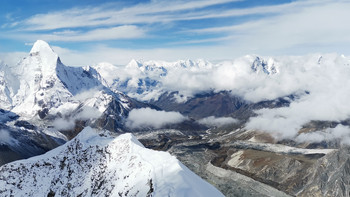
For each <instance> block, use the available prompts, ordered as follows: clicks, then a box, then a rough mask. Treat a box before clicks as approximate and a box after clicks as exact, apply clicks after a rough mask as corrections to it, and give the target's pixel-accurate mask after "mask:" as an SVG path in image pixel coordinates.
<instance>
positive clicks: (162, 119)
mask: <svg viewBox="0 0 350 197" xmlns="http://www.w3.org/2000/svg"><path fill="white" fill-rule="evenodd" d="M186 119H187V117H184V116H183V115H181V114H180V113H179V112H165V111H157V110H154V109H150V108H141V109H133V110H131V111H130V113H129V116H128V118H127V120H126V126H127V127H129V128H131V129H133V128H147V127H152V128H155V129H157V128H161V127H162V126H164V125H167V124H177V123H181V122H183V121H185V120H186Z"/></svg>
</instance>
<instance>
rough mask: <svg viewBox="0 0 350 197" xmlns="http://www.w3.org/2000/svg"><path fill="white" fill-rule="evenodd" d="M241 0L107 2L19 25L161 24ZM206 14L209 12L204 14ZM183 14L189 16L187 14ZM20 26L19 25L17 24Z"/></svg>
mask: <svg viewBox="0 0 350 197" xmlns="http://www.w3.org/2000/svg"><path fill="white" fill-rule="evenodd" d="M235 1H240V0H218V1H209V0H201V1H171V2H168V1H151V2H149V3H141V4H136V5H134V6H131V7H124V8H123V7H122V8H121V7H118V5H113V4H106V5H101V6H99V7H93V8H92V7H84V8H72V9H68V10H63V11H62V10H61V11H57V12H51V13H45V14H37V15H34V16H32V17H30V18H29V19H26V20H23V21H21V22H20V23H19V24H20V25H21V26H23V27H24V29H25V30H53V29H62V28H77V27H94V26H105V25H125V24H140V23H157V22H170V21H175V20H183V17H179V15H178V12H186V11H188V10H193V9H200V8H204V7H208V6H214V5H220V4H224V3H228V2H235ZM201 15H202V16H204V15H205V13H202V14H201ZM182 16H186V13H185V14H184V15H182ZM16 25H17V24H16Z"/></svg>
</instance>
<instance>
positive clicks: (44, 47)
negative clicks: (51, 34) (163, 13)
mask: <svg viewBox="0 0 350 197" xmlns="http://www.w3.org/2000/svg"><path fill="white" fill-rule="evenodd" d="M38 52H46V53H47V52H49V53H54V51H53V49H52V48H51V47H50V45H49V44H48V43H47V42H45V41H43V40H37V41H36V42H35V43H34V44H33V47H32V49H31V50H30V53H31V54H34V53H38Z"/></svg>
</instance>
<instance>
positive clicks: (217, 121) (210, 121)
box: [197, 116, 238, 127]
mask: <svg viewBox="0 0 350 197" xmlns="http://www.w3.org/2000/svg"><path fill="white" fill-rule="evenodd" d="M197 122H198V123H199V124H202V125H206V126H209V127H210V126H216V127H220V126H225V125H230V124H235V123H237V122H238V120H236V119H234V118H231V117H220V118H216V117H215V116H209V117H206V118H203V119H200V120H198V121H197Z"/></svg>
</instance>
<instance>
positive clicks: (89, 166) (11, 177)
mask: <svg viewBox="0 0 350 197" xmlns="http://www.w3.org/2000/svg"><path fill="white" fill-rule="evenodd" d="M0 196H210V197H212V196H223V195H222V194H221V193H220V192H219V191H218V190H216V189H215V188H214V187H213V186H211V185H210V184H208V183H207V182H205V181H204V180H202V179H201V178H200V177H198V176H197V175H195V174H194V173H193V172H191V171H190V170H189V169H188V168H186V167H185V166H184V165H183V164H181V163H180V162H179V161H178V160H177V159H176V158H175V157H174V156H171V155H170V154H169V153H166V152H160V151H154V150H150V149H146V148H145V147H144V146H143V145H142V144H141V143H140V142H139V141H138V140H137V139H136V138H135V137H134V136H133V135H132V134H123V135H120V136H118V137H115V136H113V134H112V133H110V132H108V131H96V130H93V129H92V128H85V129H84V130H83V131H82V132H81V133H80V134H79V135H78V136H77V137H75V138H74V139H73V140H71V141H69V142H67V143H66V144H65V145H62V146H60V147H58V148H56V149H54V150H52V151H49V152H47V153H46V154H44V155H40V156H37V157H33V158H30V159H27V160H20V161H16V162H12V163H9V164H6V165H3V166H1V167H0Z"/></svg>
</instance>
